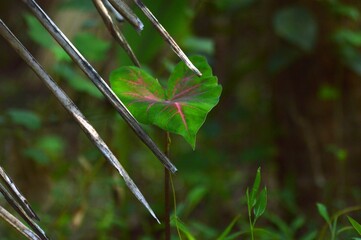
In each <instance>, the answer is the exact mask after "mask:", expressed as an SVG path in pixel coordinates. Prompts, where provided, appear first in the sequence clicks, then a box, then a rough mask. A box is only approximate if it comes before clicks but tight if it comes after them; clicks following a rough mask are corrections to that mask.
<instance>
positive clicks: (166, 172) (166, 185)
mask: <svg viewBox="0 0 361 240" xmlns="http://www.w3.org/2000/svg"><path fill="white" fill-rule="evenodd" d="M170 144H171V138H170V134H169V132H168V131H167V132H166V144H165V155H166V156H167V157H169V153H170ZM164 210H165V211H164V212H165V213H164V222H165V230H164V234H165V240H170V173H169V170H168V169H167V168H164Z"/></svg>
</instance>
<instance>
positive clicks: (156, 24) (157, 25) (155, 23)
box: [133, 0, 202, 76]
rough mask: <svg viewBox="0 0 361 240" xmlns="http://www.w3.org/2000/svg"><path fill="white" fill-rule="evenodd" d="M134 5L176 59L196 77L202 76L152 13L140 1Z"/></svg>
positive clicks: (136, 1) (135, 0) (137, 0)
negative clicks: (145, 17)
mask: <svg viewBox="0 0 361 240" xmlns="http://www.w3.org/2000/svg"><path fill="white" fill-rule="evenodd" d="M133 1H134V2H135V4H136V5H137V6H138V7H139V8H140V9H141V10H142V11H143V13H144V14H145V16H147V18H148V19H149V20H150V21H151V22H152V24H153V26H154V27H155V28H156V29H157V30H158V32H159V33H160V34H161V35H162V37H163V38H164V40H165V41H166V42H167V43H168V44H169V45H170V46H171V47H172V49H173V51H174V52H175V53H176V54H177V55H178V57H179V58H180V59H181V60H182V61H183V62H184V63H185V64H186V65H187V66H188V68H189V69H190V70H192V71H193V72H194V73H195V74H197V75H198V76H202V73H201V72H200V71H199V70H198V68H197V67H196V66H194V64H193V63H192V62H191V61H190V60H189V58H188V57H187V55H186V54H185V53H184V52H183V50H182V49H181V48H180V47H179V46H178V44H177V43H176V42H175V41H174V39H173V38H172V37H171V36H170V35H169V33H168V32H167V30H165V28H164V27H163V26H162V25H161V24H160V23H159V21H158V19H157V18H156V17H155V16H154V15H153V13H152V12H151V11H150V10H149V9H148V8H147V6H145V5H144V3H143V2H142V1H140V0H133Z"/></svg>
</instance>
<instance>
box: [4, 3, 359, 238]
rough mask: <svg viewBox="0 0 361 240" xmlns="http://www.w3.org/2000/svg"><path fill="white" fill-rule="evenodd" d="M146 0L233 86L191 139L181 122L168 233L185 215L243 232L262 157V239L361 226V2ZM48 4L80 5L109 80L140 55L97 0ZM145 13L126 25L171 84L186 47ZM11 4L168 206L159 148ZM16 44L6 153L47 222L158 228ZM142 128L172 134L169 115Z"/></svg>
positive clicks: (91, 49) (29, 39) (143, 56)
mask: <svg viewBox="0 0 361 240" xmlns="http://www.w3.org/2000/svg"><path fill="white" fill-rule="evenodd" d="M11 2H12V1H8V2H3V3H1V4H3V5H5V4H8V5H6V6H4V7H3V5H2V6H1V9H5V8H6V9H7V7H9V9H10V7H11V6H10V4H12V3H11ZM15 2H16V1H15ZM144 2H145V4H147V5H148V6H149V8H150V9H151V10H152V11H153V12H154V13H155V15H156V16H157V18H158V19H159V20H160V22H161V23H162V24H163V25H164V26H165V28H166V29H167V30H168V31H169V32H170V34H171V35H172V36H173V37H174V38H175V40H176V41H177V42H178V43H179V44H180V46H181V47H182V48H183V49H184V50H185V51H186V53H187V54H189V55H193V54H202V55H205V56H206V57H207V60H208V62H210V64H211V65H212V66H213V69H214V72H215V75H217V76H218V78H219V80H220V82H221V84H222V86H223V87H224V95H223V97H222V99H221V102H220V105H219V106H218V107H217V108H215V109H214V111H212V112H211V113H210V116H209V119H208V121H207V122H206V123H205V125H204V126H203V127H202V128H201V130H200V132H199V135H198V138H197V143H198V149H197V150H196V151H194V152H193V151H192V150H191V148H190V147H189V146H188V145H187V144H186V143H184V142H183V141H182V140H181V139H180V138H179V137H177V136H173V139H172V140H173V142H172V145H173V148H172V153H171V159H172V160H173V161H174V163H175V164H176V166H177V167H178V169H179V173H178V174H177V175H176V176H174V178H173V179H174V184H175V190H176V194H177V196H176V197H177V214H173V216H174V217H173V221H172V224H173V226H174V228H173V229H172V234H173V239H178V233H177V231H176V229H175V227H176V226H178V227H179V229H180V231H181V234H182V236H183V238H184V239H205V240H206V239H248V238H249V219H248V211H247V207H248V205H247V197H246V194H245V191H246V189H247V186H251V184H252V183H251V181H252V180H253V179H254V173H255V172H256V169H257V168H258V166H262V179H263V183H264V184H265V185H267V209H266V210H265V212H264V213H263V214H262V216H261V217H260V218H259V219H258V220H257V224H256V227H255V228H254V233H255V236H256V239H302V240H311V239H331V238H332V237H334V238H335V239H352V238H354V239H357V237H359V235H358V234H359V223H360V217H361V215H360V209H359V205H360V199H361V190H360V187H359V186H360V184H361V183H360V178H359V168H360V161H359V159H360V155H361V153H360V151H359V149H360V148H359V140H360V137H361V133H360V131H359V116H360V114H361V112H360V110H359V109H360V107H359V103H360V98H359V96H360V90H359V89H361V88H360V76H361V49H360V47H361V40H360V35H361V29H360V26H359V21H360V16H361V14H360V11H361V5H360V2H359V1H357V0H349V1H341V0H321V1H313V0H312V1H311V0H307V1H260V0H258V1H257V0H227V1H224V0H223V1H222V0H211V1H182V0H176V1H165V0H159V1H144ZM44 6H45V7H46V9H47V11H50V12H51V16H56V15H59V17H60V18H61V17H64V16H65V18H66V17H68V15H67V13H68V12H72V11H75V12H76V13H77V14H78V15H79V19H86V20H84V22H82V23H81V24H80V27H79V29H77V30H76V32H75V34H74V35H73V36H72V37H71V41H72V42H73V43H74V44H75V45H76V46H77V47H78V48H79V50H80V51H81V52H82V54H84V56H86V57H87V58H88V59H89V61H90V62H91V63H92V64H94V65H95V66H96V68H97V69H98V70H99V73H100V74H101V75H102V76H103V77H104V79H106V80H107V79H108V75H109V73H110V71H111V70H113V69H115V68H117V67H119V66H124V65H131V61H130V60H129V59H128V58H127V56H126V54H125V53H124V52H123V50H122V49H121V48H120V47H119V46H117V45H116V43H115V42H114V41H112V40H111V38H110V36H109V34H108V33H107V32H106V31H105V28H104V26H103V23H102V21H101V19H100V17H99V16H98V15H97V13H96V12H95V10H94V7H93V6H92V3H91V1H87V0H76V1H75V0H74V1H51V2H50V1H49V2H47V3H44ZM17 8H18V6H16V9H17ZM133 8H134V9H136V7H135V6H133ZM136 13H137V14H138V15H139V16H140V18H141V20H142V21H143V22H144V24H145V29H144V31H143V32H142V33H140V34H138V33H137V32H136V31H135V30H134V29H132V28H131V27H130V26H129V25H127V24H124V26H122V30H123V32H124V34H125V35H126V36H127V39H128V41H129V43H130V44H131V46H132V48H133V49H134V51H135V53H136V55H137V56H138V57H139V59H140V62H141V64H142V66H143V68H145V69H147V70H149V71H150V72H152V74H154V75H155V76H159V78H160V79H159V81H160V83H161V84H163V83H164V80H163V79H164V78H165V77H166V76H168V75H169V72H171V71H172V69H173V68H174V66H175V65H174V64H175V63H176V62H178V59H177V58H176V56H175V54H174V53H173V52H172V51H171V50H170V48H169V46H168V45H167V44H165V43H164V42H163V40H162V38H161V37H160V35H159V34H158V32H157V31H156V30H155V29H154V28H153V27H152V26H151V25H150V23H149V21H148V20H147V19H146V18H145V17H144V15H143V14H142V13H141V12H140V11H139V10H136ZM2 14H3V15H1V18H2V19H4V20H7V19H9V21H10V20H11V21H12V22H13V23H14V24H13V26H14V27H13V28H14V32H15V33H16V34H19V36H21V37H22V38H21V39H22V40H23V41H24V44H25V45H26V46H27V47H29V48H30V50H31V51H32V53H34V54H35V56H37V57H39V59H40V62H41V63H42V64H44V65H46V66H47V71H48V72H49V73H50V74H51V75H52V76H53V77H54V79H55V80H56V81H57V82H58V83H59V85H61V87H62V88H64V90H65V91H66V92H67V93H68V94H69V95H70V96H71V98H72V99H73V100H74V101H75V103H76V104H77V105H78V106H79V108H80V109H81V110H82V111H83V112H84V114H85V115H86V117H88V118H89V121H90V122H91V124H93V125H94V126H95V128H96V129H97V130H98V131H99V132H100V135H101V136H102V137H103V138H104V139H105V140H106V142H107V143H108V144H109V145H110V147H111V149H112V151H114V153H115V154H116V156H118V158H119V159H120V161H121V163H122V164H123V165H124V167H125V168H126V169H127V170H128V172H129V174H130V175H131V176H132V177H134V180H135V182H136V183H137V184H138V185H139V186H140V188H141V190H142V191H143V192H144V194H145V196H146V198H147V199H148V200H149V202H150V203H151V206H152V208H153V209H154V210H155V212H156V213H157V215H158V216H162V213H163V207H162V205H163V202H162V194H163V193H162V187H160V186H161V185H162V177H161V176H162V172H163V169H162V167H161V165H160V164H159V163H158V161H156V160H155V158H154V157H153V155H152V154H151V153H150V152H149V151H148V150H147V149H146V148H145V147H144V145H143V144H142V143H140V142H139V140H138V139H137V138H136V137H135V136H134V134H133V132H132V131H131V130H129V128H128V126H127V125H126V124H125V123H124V121H123V120H122V119H121V118H120V117H119V116H118V115H117V114H116V113H115V112H114V110H113V109H112V108H111V107H110V106H109V105H108V104H107V103H106V101H105V100H104V98H103V97H102V95H101V94H100V93H99V91H98V90H97V89H96V88H95V87H94V86H93V84H92V83H91V82H90V81H89V80H88V79H87V78H86V77H85V76H84V75H83V74H82V73H81V72H80V71H79V69H78V68H77V67H76V66H74V64H73V63H72V62H71V60H70V58H69V57H68V56H67V55H66V54H65V53H64V51H63V50H62V49H61V48H60V47H58V45H57V44H56V43H55V42H54V41H53V40H52V38H51V37H50V35H49V34H48V33H47V32H46V31H45V30H44V29H43V27H42V26H41V25H40V24H39V23H38V22H37V20H36V19H35V18H34V17H32V16H31V15H30V14H29V12H27V11H26V12H19V16H23V17H22V18H16V19H14V18H13V17H12V16H11V11H8V13H2ZM80 16H81V17H84V16H86V17H84V18H81V17H80ZM64 20H65V19H64ZM11 21H10V22H11ZM73 21H77V18H75V19H74V20H73ZM79 21H80V20H79ZM16 26H18V27H16ZM24 28H26V30H25V29H24ZM25 33H26V35H25ZM7 48H8V46H7V45H6V44H5V43H2V44H1V45H0V49H1V53H4V54H1V58H0V59H1V63H0V64H1V65H0V70H1V72H0V82H1V87H0V156H1V158H0V164H1V165H2V166H3V167H4V168H5V169H7V170H8V172H9V173H10V175H11V176H12V177H13V179H14V181H15V182H16V183H17V185H19V187H20V189H21V190H22V191H23V192H24V194H25V196H26V197H27V198H28V200H29V202H30V203H31V204H32V205H33V206H34V208H35V210H36V212H37V213H38V214H39V216H40V218H41V226H42V227H44V229H45V230H46V231H47V232H48V233H49V235H50V236H51V237H52V238H53V239H142V240H146V239H161V238H162V229H163V226H162V225H157V224H156V223H155V222H154V221H153V220H152V219H151V217H150V216H148V214H147V213H146V211H144V209H143V208H142V207H141V206H140V205H139V204H138V203H137V202H136V201H135V199H134V198H133V196H131V194H129V192H128V191H127V189H126V188H125V187H124V183H123V181H122V180H121V178H120V177H119V176H117V174H116V173H114V172H113V170H112V169H111V168H110V167H109V166H108V165H107V164H106V161H105V160H104V159H103V157H102V156H101V154H100V153H99V152H98V151H97V150H96V149H94V147H93V145H92V144H91V143H90V142H89V141H88V139H87V138H86V137H85V136H84V134H83V133H82V132H81V130H80V129H79V128H78V127H77V125H76V124H75V123H73V122H72V121H71V118H70V117H69V116H68V115H67V113H66V112H65V111H64V110H63V109H62V108H61V107H59V104H58V103H57V102H56V100H55V99H54V98H53V97H52V96H51V95H50V93H49V92H48V91H47V89H46V88H45V87H44V86H43V85H42V84H41V83H40V81H38V80H37V78H36V77H35V76H34V75H33V74H32V73H29V72H28V70H26V67H25V64H24V63H23V62H21V61H20V60H19V59H17V58H16V54H15V53H14V52H11V51H10V52H9V51H8V50H7ZM49 52H50V53H51V56H50V57H49V56H46V57H44V58H43V56H44V54H47V53H49ZM49 58H53V59H52V60H50V61H49ZM48 62H50V63H51V64H48V65H47V63H48ZM2 66H4V67H2ZM144 128H145V129H146V130H147V132H148V133H149V134H150V135H151V137H152V138H153V139H155V141H156V142H157V143H158V144H159V145H160V146H163V145H164V136H163V134H162V132H161V131H160V130H159V129H157V128H152V127H149V126H144ZM264 195H266V193H265V192H264V193H263V196H264ZM259 196H260V195H259ZM262 198H263V199H264V197H262ZM0 202H1V204H4V206H6V207H8V205H6V204H5V203H4V200H3V199H0ZM318 202H323V203H324V204H323V205H316V204H317V203H318ZM349 206H355V207H349ZM253 207H254V206H253ZM326 213H327V214H326ZM332 213H335V214H332ZM336 219H337V220H336ZM335 223H337V224H335ZM0 232H1V239H18V238H19V235H18V233H16V232H15V231H14V230H13V229H11V228H10V227H9V225H7V224H6V223H5V222H2V223H1V224H0Z"/></svg>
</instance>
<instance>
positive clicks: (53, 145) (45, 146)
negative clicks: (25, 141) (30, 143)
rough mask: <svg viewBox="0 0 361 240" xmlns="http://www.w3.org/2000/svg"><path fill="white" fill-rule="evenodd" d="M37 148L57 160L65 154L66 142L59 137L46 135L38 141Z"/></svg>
mask: <svg viewBox="0 0 361 240" xmlns="http://www.w3.org/2000/svg"><path fill="white" fill-rule="evenodd" d="M36 146H37V147H38V148H39V149H41V150H43V151H44V152H45V153H46V154H47V155H48V156H49V157H51V158H56V157H57V156H59V155H61V154H62V153H63V152H64V149H65V142H64V140H63V139H62V138H60V137H58V136H55V135H46V136H42V137H41V138H40V139H39V140H38V141H37V143H36Z"/></svg>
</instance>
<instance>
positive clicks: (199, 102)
mask: <svg viewBox="0 0 361 240" xmlns="http://www.w3.org/2000/svg"><path fill="white" fill-rule="evenodd" d="M190 59H191V61H192V62H193V64H194V65H195V66H196V67H197V68H198V69H199V70H200V71H201V72H202V74H203V75H202V77H198V76H196V75H195V74H194V73H193V72H192V71H190V70H189V69H188V68H187V66H186V65H185V64H184V63H183V62H181V63H179V64H178V65H177V66H176V67H175V69H174V71H173V73H172V74H171V76H170V78H169V80H168V86H167V87H166V88H164V87H162V86H161V85H160V83H159V82H158V80H157V79H155V78H153V77H152V76H150V75H149V74H148V73H146V72H145V71H143V70H142V69H139V68H137V67H121V68H119V69H117V70H115V71H113V72H112V73H111V76H110V82H111V85H112V89H113V90H114V92H115V93H116V94H117V95H118V97H119V98H120V99H121V100H122V101H123V103H124V104H125V105H126V106H127V107H128V109H129V111H130V112H131V113H132V114H133V115H134V117H135V118H137V119H138V121H140V122H142V123H145V124H154V125H156V126H158V127H160V128H162V129H164V130H165V131H169V132H172V133H176V134H179V135H181V136H183V137H184V138H185V139H186V141H187V142H188V143H189V144H191V146H192V148H193V149H194V148H195V142H196V134H197V132H198V130H199V129H200V127H201V126H202V125H203V123H204V121H205V119H206V116H207V114H208V112H209V111H210V110H211V109H212V108H213V107H214V106H216V105H217V103H218V101H219V96H220V94H221V91H222V87H221V86H220V85H219V84H218V80H217V77H215V76H213V75H212V69H211V68H210V66H209V65H208V63H207V61H206V59H205V58H203V57H200V56H194V57H192V58H190Z"/></svg>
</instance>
